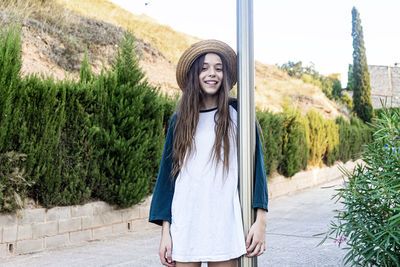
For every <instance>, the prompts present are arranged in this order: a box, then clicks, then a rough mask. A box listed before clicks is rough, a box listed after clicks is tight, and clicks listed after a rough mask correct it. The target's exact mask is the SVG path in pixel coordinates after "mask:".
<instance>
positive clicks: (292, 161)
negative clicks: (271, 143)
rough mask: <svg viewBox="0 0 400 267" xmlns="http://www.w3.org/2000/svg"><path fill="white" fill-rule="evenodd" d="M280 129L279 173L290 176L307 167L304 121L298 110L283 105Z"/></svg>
mask: <svg viewBox="0 0 400 267" xmlns="http://www.w3.org/2000/svg"><path fill="white" fill-rule="evenodd" d="M283 116H284V119H283V130H282V160H281V162H280V164H279V168H278V171H279V173H281V174H283V175H285V176H287V177H291V176H293V175H294V174H296V173H297V172H299V171H300V170H302V169H304V168H306V167H307V162H308V155H309V154H308V153H309V152H308V149H309V143H308V139H307V136H308V134H307V128H306V121H305V120H304V118H303V117H302V115H301V113H300V110H298V109H297V110H295V109H293V108H289V107H285V110H284V114H283Z"/></svg>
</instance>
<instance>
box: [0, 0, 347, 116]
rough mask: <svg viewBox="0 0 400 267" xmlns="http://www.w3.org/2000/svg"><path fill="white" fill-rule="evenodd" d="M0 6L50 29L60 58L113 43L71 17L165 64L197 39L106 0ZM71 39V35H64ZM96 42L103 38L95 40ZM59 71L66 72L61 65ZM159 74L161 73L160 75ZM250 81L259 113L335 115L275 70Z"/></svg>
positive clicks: (156, 80) (37, 0)
mask: <svg viewBox="0 0 400 267" xmlns="http://www.w3.org/2000/svg"><path fill="white" fill-rule="evenodd" d="M94 7H95V8H94ZM0 8H1V9H2V10H4V9H6V10H8V11H9V12H10V13H15V14H17V15H18V17H23V18H28V17H29V18H34V19H36V20H38V21H40V22H41V23H43V24H46V25H50V26H51V27H54V28H56V29H57V30H58V31H57V32H58V33H60V34H62V35H61V40H62V43H63V44H64V46H66V48H68V49H67V51H68V53H66V54H69V55H72V54H74V53H75V52H77V53H78V54H79V53H82V49H84V47H85V45H84V44H89V45H90V44H92V43H97V44H99V45H100V44H101V45H102V46H104V45H108V44H106V43H105V41H107V40H108V41H110V40H109V39H113V38H111V35H113V34H112V33H113V32H115V30H112V29H109V27H106V26H104V25H103V26H102V28H104V29H102V30H103V31H105V32H104V33H102V32H99V31H98V30H96V29H93V27H95V26H96V25H94V24H96V23H97V22H96V23H94V24H93V22H89V24H90V25H92V24H93V27H87V28H86V27H82V25H83V24H82V22H81V20H82V18H81V17H80V18H79V17H78V16H76V15H75V14H76V13H77V14H79V15H82V16H83V17H86V18H93V19H97V20H100V21H105V22H108V23H110V24H112V25H115V26H119V27H121V28H123V29H126V30H129V31H131V32H132V33H133V34H134V35H135V36H136V37H137V38H139V39H143V40H144V41H145V42H149V43H150V44H151V45H153V46H154V47H155V48H156V49H157V50H158V51H160V52H161V53H162V54H163V56H164V57H165V58H166V59H167V60H169V61H171V62H172V63H174V64H176V63H177V61H178V59H179V57H180V55H181V54H182V53H183V51H184V50H185V49H187V48H188V47H189V46H190V45H191V44H192V43H194V42H196V41H198V40H200V39H199V38H196V37H193V36H190V35H187V34H184V33H181V32H176V31H174V30H173V29H172V28H171V27H169V26H165V25H160V24H158V23H157V22H156V21H155V20H153V19H151V18H149V17H147V16H145V15H140V16H138V15H134V14H132V13H130V12H128V11H126V10H124V9H122V8H120V7H118V6H116V5H114V4H113V3H111V2H108V1H106V0H17V1H15V0H13V1H11V0H4V1H0ZM66 9H67V10H66ZM85 25H87V23H86V24H85ZM96 27H97V26H96ZM105 28H106V29H105ZM84 32H87V33H86V34H85V33H84ZM77 33H78V34H77ZM71 35H76V36H74V37H73V38H72V37H69V36H71ZM86 35H87V36H86ZM82 36H83V38H82ZM102 38H103V39H104V38H105V39H107V40H100V41H99V40H97V39H102ZM74 40H75V41H74ZM80 40H81V41H80ZM82 40H83V42H82ZM74 42H75V43H76V44H75V43H74ZM145 50H146V49H145ZM148 57H149V59H147V60H146V59H145V60H144V61H143V62H142V67H143V68H144V69H145V70H146V71H147V72H148V73H147V74H148V75H147V76H148V78H149V80H150V81H151V82H152V83H153V84H154V85H159V86H161V87H162V88H163V89H165V91H169V90H172V91H173V92H174V93H175V92H177V91H178V92H179V89H178V88H177V85H176V82H175V77H174V76H175V75H174V72H175V67H174V65H173V64H168V62H167V61H166V60H165V59H163V58H162V57H159V56H158V55H157V56H155V55H154V53H151V52H150V54H149V55H148ZM71 61H72V62H75V66H76V62H77V60H71ZM164 61H166V62H164ZM161 66H162V69H161ZM63 67H64V66H63ZM75 68H76V67H74V68H72V69H75ZM64 69H68V68H65V67H64ZM161 73H163V74H164V75H161ZM166 75H168V78H166V77H165V76H166ZM255 79H256V80H255V84H256V90H255V102H256V105H257V107H258V108H259V109H264V110H265V109H269V110H271V111H273V112H280V111H282V109H283V106H284V104H287V103H289V104H293V105H294V106H298V107H301V108H302V110H303V111H306V110H308V109H309V108H311V107H312V108H315V109H317V110H320V111H321V113H322V114H323V115H324V116H325V117H330V118H335V117H336V116H337V115H339V114H340V113H339V112H338V108H337V106H336V105H335V103H333V102H332V101H330V100H329V99H327V97H326V96H325V95H324V94H323V93H322V91H321V89H320V88H319V87H317V86H314V85H311V84H306V83H304V82H303V81H301V80H298V79H293V78H291V77H289V76H288V75H287V74H286V73H285V72H283V71H282V70H280V69H278V68H277V67H276V66H269V65H264V64H261V63H260V62H256V64H255Z"/></svg>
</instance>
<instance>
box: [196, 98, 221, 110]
mask: <svg viewBox="0 0 400 267" xmlns="http://www.w3.org/2000/svg"><path fill="white" fill-rule="evenodd" d="M217 100H218V97H217V96H208V97H207V96H206V97H205V98H204V99H203V103H202V104H201V105H200V110H208V109H213V108H216V107H217Z"/></svg>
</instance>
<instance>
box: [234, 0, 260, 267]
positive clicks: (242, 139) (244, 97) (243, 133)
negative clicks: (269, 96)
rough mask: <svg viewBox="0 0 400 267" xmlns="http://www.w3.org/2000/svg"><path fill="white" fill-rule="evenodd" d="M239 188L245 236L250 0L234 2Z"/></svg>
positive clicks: (250, 171)
mask: <svg viewBox="0 0 400 267" xmlns="http://www.w3.org/2000/svg"><path fill="white" fill-rule="evenodd" d="M236 12H237V53H238V61H237V62H238V121H239V128H238V139H239V142H238V144H239V148H238V154H239V155H238V158H239V180H240V183H239V186H240V187H239V189H240V202H241V207H242V217H243V232H244V235H245V237H247V234H248V232H249V229H250V227H251V225H252V224H253V223H254V219H255V214H254V211H253V208H252V199H253V177H254V158H255V108H254V50H253V47H254V44H253V43H254V41H253V0H237V5H236ZM239 266H240V267H256V266H257V258H256V257H253V258H247V257H241V258H240V261H239Z"/></svg>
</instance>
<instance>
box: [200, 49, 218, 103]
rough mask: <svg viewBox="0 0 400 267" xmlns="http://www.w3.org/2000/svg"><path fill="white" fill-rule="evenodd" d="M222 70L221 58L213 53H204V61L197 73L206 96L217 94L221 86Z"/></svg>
mask: <svg viewBox="0 0 400 267" xmlns="http://www.w3.org/2000/svg"><path fill="white" fill-rule="evenodd" d="M223 77H224V72H223V69H222V60H221V58H220V57H219V56H218V55H217V54H214V53H208V54H206V56H205V58H204V63H203V66H202V69H201V71H200V74H199V80H200V87H201V90H202V91H203V93H204V94H205V96H206V98H207V97H210V96H217V92H218V90H219V89H220V88H221V84H222V79H223Z"/></svg>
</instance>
